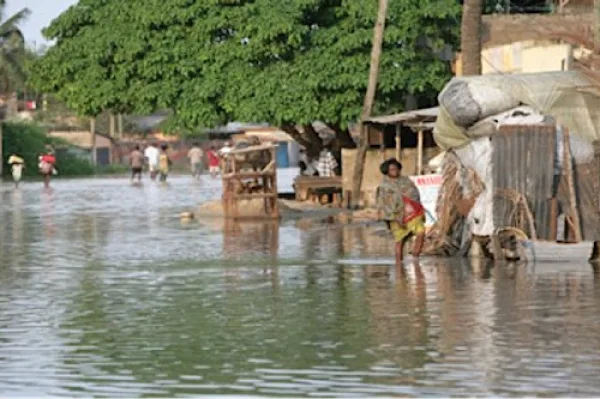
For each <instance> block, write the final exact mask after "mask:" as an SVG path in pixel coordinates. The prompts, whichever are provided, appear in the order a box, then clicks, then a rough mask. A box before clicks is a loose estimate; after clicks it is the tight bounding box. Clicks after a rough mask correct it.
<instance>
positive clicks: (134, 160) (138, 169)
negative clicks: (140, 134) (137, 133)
mask: <svg viewBox="0 0 600 399" xmlns="http://www.w3.org/2000/svg"><path fill="white" fill-rule="evenodd" d="M129 162H130V164H131V181H132V182H133V181H134V180H135V178H136V177H137V181H138V182H141V181H142V169H143V168H144V154H142V151H140V146H139V145H136V146H135V149H134V150H133V151H132V152H131V154H129Z"/></svg>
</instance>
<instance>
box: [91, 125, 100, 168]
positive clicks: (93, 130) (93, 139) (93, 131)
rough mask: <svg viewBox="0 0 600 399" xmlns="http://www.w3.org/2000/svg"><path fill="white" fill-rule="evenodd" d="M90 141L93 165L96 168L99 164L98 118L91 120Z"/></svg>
mask: <svg viewBox="0 0 600 399" xmlns="http://www.w3.org/2000/svg"><path fill="white" fill-rule="evenodd" d="M90 140H91V143H90V144H91V147H90V151H91V152H92V165H94V167H96V166H97V164H98V163H97V154H96V117H93V118H90Z"/></svg>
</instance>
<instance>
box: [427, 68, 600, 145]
mask: <svg viewBox="0 0 600 399" xmlns="http://www.w3.org/2000/svg"><path fill="white" fill-rule="evenodd" d="M499 96H500V99H499ZM438 99H439V102H440V112H439V115H438V119H437V122H436V125H435V128H434V138H435V140H436V142H437V144H438V145H439V146H440V147H441V148H442V149H444V150H448V149H451V148H458V147H462V146H464V145H466V144H468V143H469V142H470V141H471V140H472V138H471V137H470V135H469V134H468V129H469V128H470V127H472V126H473V125H474V124H475V123H476V122H478V121H480V120H483V119H485V118H487V117H490V116H492V115H495V114H498V113H501V112H506V111H509V110H510V109H512V108H514V107H515V106H518V105H528V106H530V107H532V108H533V109H535V110H536V111H538V112H539V113H540V114H543V115H547V116H551V117H553V118H554V119H555V120H556V123H558V124H559V125H561V126H563V127H565V128H567V129H569V131H570V132H572V134H575V135H577V136H579V137H580V138H582V139H584V140H585V141H587V142H589V143H591V142H593V141H594V140H598V139H600V95H599V93H598V92H597V91H595V89H594V88H593V86H592V84H591V83H590V82H589V81H588V80H587V79H586V78H585V77H584V76H583V75H581V74H580V73H578V72H547V73H530V74H514V75H483V76H469V77H457V78H454V79H452V80H451V81H450V82H449V83H448V84H447V85H446V87H445V88H444V90H442V92H441V93H440V95H439V97H438ZM500 100H501V101H500ZM502 108H505V109H502Z"/></svg>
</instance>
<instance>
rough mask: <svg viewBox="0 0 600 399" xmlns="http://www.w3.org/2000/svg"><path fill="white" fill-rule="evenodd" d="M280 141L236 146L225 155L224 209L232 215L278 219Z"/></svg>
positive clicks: (223, 164) (240, 217)
mask: <svg viewBox="0 0 600 399" xmlns="http://www.w3.org/2000/svg"><path fill="white" fill-rule="evenodd" d="M276 149H277V145H273V144H262V145H257V146H251V147H247V148H241V149H234V150H232V151H230V152H229V153H228V154H227V155H225V156H224V157H223V158H222V161H221V171H222V180H223V210H224V213H225V217H226V218H230V219H236V220H240V219H278V218H279V217H280V214H279V206H278V200H277V161H276Z"/></svg>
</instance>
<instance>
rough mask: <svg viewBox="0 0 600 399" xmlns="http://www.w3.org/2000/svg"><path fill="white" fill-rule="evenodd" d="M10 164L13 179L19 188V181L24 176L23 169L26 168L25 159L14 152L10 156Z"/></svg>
mask: <svg viewBox="0 0 600 399" xmlns="http://www.w3.org/2000/svg"><path fill="white" fill-rule="evenodd" d="M8 164H9V165H10V169H11V172H12V177H13V181H14V182H15V188H19V183H20V182H21V178H22V177H23V169H25V160H24V159H23V158H21V157H20V156H18V155H16V154H12V155H11V156H10V158H8Z"/></svg>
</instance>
